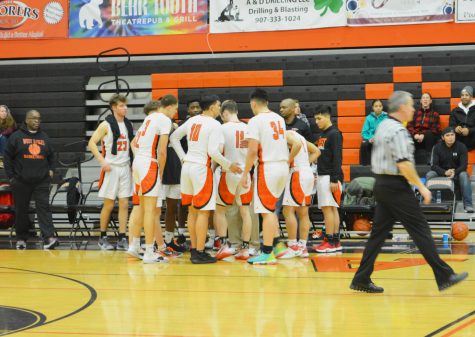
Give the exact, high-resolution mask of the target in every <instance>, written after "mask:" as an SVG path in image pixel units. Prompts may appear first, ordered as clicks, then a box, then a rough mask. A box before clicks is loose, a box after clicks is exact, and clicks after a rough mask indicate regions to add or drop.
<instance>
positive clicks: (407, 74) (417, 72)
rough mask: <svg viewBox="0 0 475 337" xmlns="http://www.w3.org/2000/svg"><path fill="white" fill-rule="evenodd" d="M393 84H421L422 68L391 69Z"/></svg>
mask: <svg viewBox="0 0 475 337" xmlns="http://www.w3.org/2000/svg"><path fill="white" fill-rule="evenodd" d="M393 82H395V83H408V82H422V67H421V66H415V67H393Z"/></svg>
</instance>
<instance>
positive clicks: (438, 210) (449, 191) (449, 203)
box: [421, 177, 456, 235]
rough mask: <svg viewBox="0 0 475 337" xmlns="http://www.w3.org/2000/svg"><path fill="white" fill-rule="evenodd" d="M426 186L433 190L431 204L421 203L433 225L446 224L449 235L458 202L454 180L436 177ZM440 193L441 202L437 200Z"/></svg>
mask: <svg viewBox="0 0 475 337" xmlns="http://www.w3.org/2000/svg"><path fill="white" fill-rule="evenodd" d="M426 186H427V188H428V189H429V190H430V191H431V192H432V197H433V199H432V202H431V203H430V204H429V205H425V204H421V208H422V211H423V212H424V215H425V216H426V218H427V221H428V222H429V224H433V225H446V226H447V228H448V229H449V235H451V228H452V223H453V221H454V212H455V203H456V196H455V186H454V181H453V180H452V179H451V178H446V177H435V178H432V179H429V180H428V181H427V182H426ZM438 194H439V195H440V202H438V200H437V195H438ZM434 197H435V199H434Z"/></svg>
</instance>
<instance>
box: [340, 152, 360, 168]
mask: <svg viewBox="0 0 475 337" xmlns="http://www.w3.org/2000/svg"><path fill="white" fill-rule="evenodd" d="M359 163H360V150H359V149H343V164H344V165H359Z"/></svg>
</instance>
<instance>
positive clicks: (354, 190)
mask: <svg viewBox="0 0 475 337" xmlns="http://www.w3.org/2000/svg"><path fill="white" fill-rule="evenodd" d="M375 181H376V179H375V178H373V177H358V178H355V179H353V180H352V181H351V182H350V183H349V184H348V186H347V187H346V190H345V198H344V200H343V205H344V206H347V205H371V206H372V205H374V196H373V188H374V182H375Z"/></svg>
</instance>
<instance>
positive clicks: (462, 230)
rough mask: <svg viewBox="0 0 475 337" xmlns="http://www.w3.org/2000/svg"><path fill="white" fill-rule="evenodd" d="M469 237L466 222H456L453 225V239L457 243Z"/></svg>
mask: <svg viewBox="0 0 475 337" xmlns="http://www.w3.org/2000/svg"><path fill="white" fill-rule="evenodd" d="M467 236H468V226H467V224H466V223H465V222H454V223H453V224H452V237H453V238H454V239H455V240H457V241H462V240H463V239H465V238H466V237H467Z"/></svg>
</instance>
